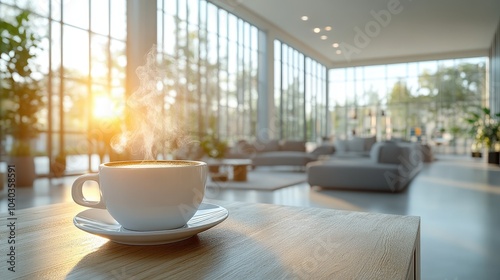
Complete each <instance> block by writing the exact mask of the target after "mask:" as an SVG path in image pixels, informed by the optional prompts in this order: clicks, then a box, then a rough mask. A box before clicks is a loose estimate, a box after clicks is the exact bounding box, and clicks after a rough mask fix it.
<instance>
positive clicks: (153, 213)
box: [71, 160, 208, 231]
mask: <svg viewBox="0 0 500 280" xmlns="http://www.w3.org/2000/svg"><path fill="white" fill-rule="evenodd" d="M207 174H208V167H207V164H206V163H205V162H201V161H188V160H170V161H168V160H166V161H163V160H155V161H117V162H108V163H103V164H101V165H100V166H99V173H95V174H85V175H82V176H80V177H78V178H77V179H76V180H75V182H74V183H73V186H72V190H71V195H72V196H73V200H74V201H75V202H76V203H77V204H80V205H82V206H86V207H92V208H100V209H107V210H108V212H109V214H111V216H112V217H113V218H114V219H115V220H116V221H117V222H118V223H120V225H122V226H123V227H124V228H126V229H129V230H135V231H153V230H166V229H175V228H180V227H182V226H184V225H185V224H186V223H187V222H188V221H189V219H191V218H192V217H193V216H194V214H195V213H196V211H197V210H198V207H199V206H200V204H201V201H202V200H203V196H204V193H205V183H206V180H207ZM89 180H92V181H96V182H97V183H98V184H99V189H100V200H99V201H88V200H87V199H86V198H85V196H84V195H83V185H84V183H85V181H89Z"/></svg>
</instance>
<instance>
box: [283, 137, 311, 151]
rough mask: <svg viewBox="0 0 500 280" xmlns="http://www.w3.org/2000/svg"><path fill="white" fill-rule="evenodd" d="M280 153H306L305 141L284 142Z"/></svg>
mask: <svg viewBox="0 0 500 280" xmlns="http://www.w3.org/2000/svg"><path fill="white" fill-rule="evenodd" d="M280 151H293V152H305V151H306V142H304V141H290V140H287V141H284V142H283V143H282V144H281V146H280Z"/></svg>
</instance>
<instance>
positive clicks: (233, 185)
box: [207, 170, 307, 191]
mask: <svg viewBox="0 0 500 280" xmlns="http://www.w3.org/2000/svg"><path fill="white" fill-rule="evenodd" d="M305 181H307V173H305V172H297V171H282V170H279V171H268V170H265V171H260V170H252V171H248V174H247V181H246V182H235V181H232V180H228V181H226V182H213V181H212V180H210V179H209V180H208V181H207V188H221V189H232V190H259V191H273V190H277V189H281V188H284V187H289V186H292V185H296V184H300V183H304V182H305Z"/></svg>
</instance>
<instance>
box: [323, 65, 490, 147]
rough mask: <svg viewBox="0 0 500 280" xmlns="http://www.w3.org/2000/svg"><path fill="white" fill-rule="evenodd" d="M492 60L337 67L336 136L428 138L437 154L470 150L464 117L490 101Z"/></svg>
mask: <svg viewBox="0 0 500 280" xmlns="http://www.w3.org/2000/svg"><path fill="white" fill-rule="evenodd" d="M486 62H487V61H486V58H467V59H449V60H438V61H422V62H412V63H401V64H389V65H376V66H365V67H352V68H342V69H331V70H330V72H329V76H330V80H329V86H330V92H329V100H330V103H329V110H330V112H331V113H330V114H331V115H330V118H331V125H332V126H331V131H332V134H334V136H335V137H336V138H348V137H351V136H352V135H361V136H364V135H366V136H368V135H376V136H377V138H378V139H379V140H384V139H396V138H398V139H403V140H410V141H421V142H426V143H429V144H431V145H434V146H435V147H436V151H437V152H442V153H458V154H464V153H466V152H468V151H469V150H470V146H471V144H472V143H471V142H470V140H468V137H467V134H466V130H467V124H466V122H465V121H464V119H465V118H466V117H468V115H467V114H468V112H471V108H472V107H478V106H483V105H485V104H486V103H485V75H486V70H485V67H486Z"/></svg>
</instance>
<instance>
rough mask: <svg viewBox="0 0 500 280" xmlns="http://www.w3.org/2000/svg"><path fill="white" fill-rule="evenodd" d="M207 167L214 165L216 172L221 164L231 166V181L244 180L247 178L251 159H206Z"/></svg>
mask: <svg viewBox="0 0 500 280" xmlns="http://www.w3.org/2000/svg"><path fill="white" fill-rule="evenodd" d="M206 163H207V164H208V166H209V168H211V167H215V168H216V170H217V173H218V172H219V171H218V170H219V168H220V167H221V166H227V167H230V168H232V169H233V170H232V173H233V178H232V180H233V181H237V182H245V181H246V180H247V169H248V167H249V166H251V165H252V160H251V159H220V160H207V161H206Z"/></svg>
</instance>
